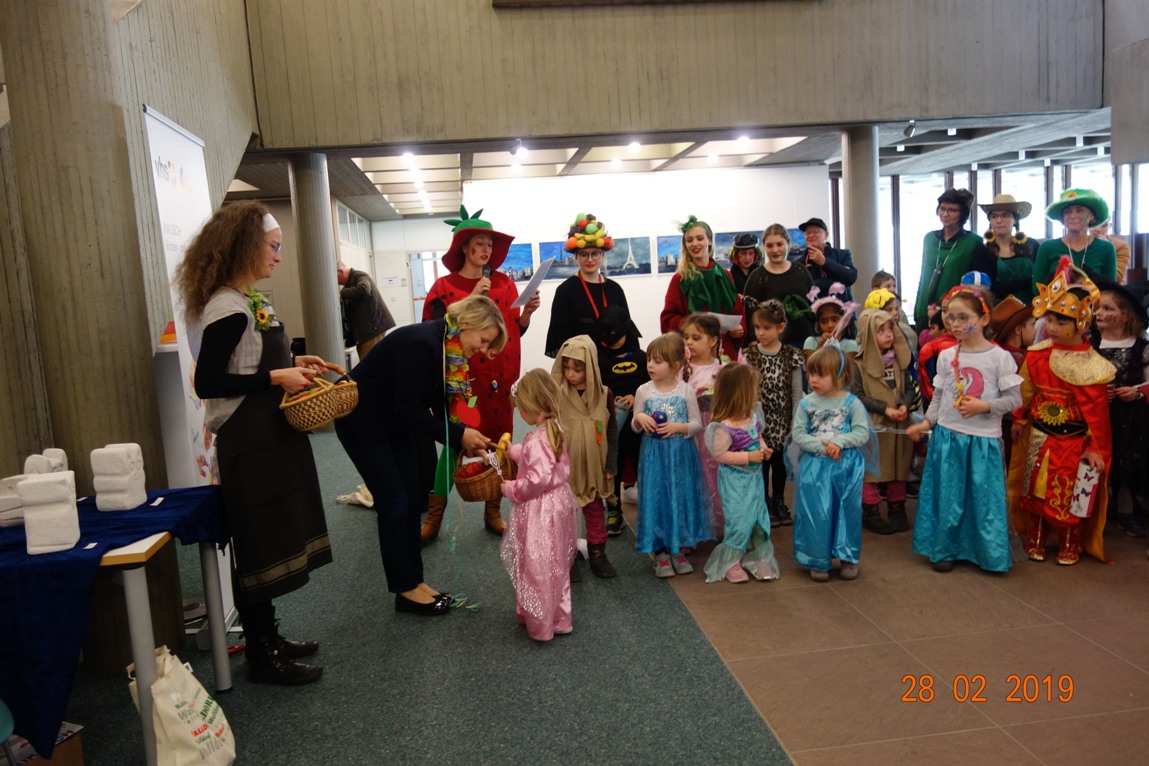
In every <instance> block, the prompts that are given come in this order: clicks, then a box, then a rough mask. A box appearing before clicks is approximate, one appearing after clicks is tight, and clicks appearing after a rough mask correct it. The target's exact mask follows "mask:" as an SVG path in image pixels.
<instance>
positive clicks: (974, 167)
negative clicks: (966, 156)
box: [969, 162, 977, 173]
mask: <svg viewBox="0 0 1149 766" xmlns="http://www.w3.org/2000/svg"><path fill="white" fill-rule="evenodd" d="M969 172H971V173H976V172H977V163H976V162H971V163H970V164H969Z"/></svg>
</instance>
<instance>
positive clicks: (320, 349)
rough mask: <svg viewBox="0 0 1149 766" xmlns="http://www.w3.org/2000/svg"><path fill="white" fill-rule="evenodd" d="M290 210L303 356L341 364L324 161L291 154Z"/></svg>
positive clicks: (322, 157) (315, 154)
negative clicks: (303, 343)
mask: <svg viewBox="0 0 1149 766" xmlns="http://www.w3.org/2000/svg"><path fill="white" fill-rule="evenodd" d="M290 172H291V208H292V213H293V214H294V216H295V226H296V231H297V234H298V236H297V239H298V243H297V245H296V249H297V252H295V253H290V254H288V257H295V258H298V259H299V290H300V298H301V302H302V303H303V333H304V336H305V337H306V338H307V353H309V354H317V355H319V356H321V357H323V358H324V359H326V360H327V361H329V362H335V363H337V364H340V365H342V364H343V325H342V322H341V321H340V318H339V283H338V282H336V280H335V264H336V261H337V260H338V259H337V256H336V254H335V225H334V223H333V222H332V220H331V184H330V183H329V181H328V178H327V156H326V155H324V154H320V153H318V152H312V153H309V154H297V155H295V156H293V157H292V159H291V165H290Z"/></svg>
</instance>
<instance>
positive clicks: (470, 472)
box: [455, 461, 487, 479]
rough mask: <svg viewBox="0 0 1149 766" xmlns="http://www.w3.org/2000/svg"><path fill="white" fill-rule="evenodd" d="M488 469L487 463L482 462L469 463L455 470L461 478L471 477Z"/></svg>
mask: <svg viewBox="0 0 1149 766" xmlns="http://www.w3.org/2000/svg"><path fill="white" fill-rule="evenodd" d="M485 470H487V464H486V463H481V462H477V461H476V462H474V463H467V464H466V465H464V466H462V467H461V468H459V470H458V471H456V472H455V476H456V477H458V478H460V479H470V478H473V477H475V476H478V475H479V474H481V473H482V472H483V471H485Z"/></svg>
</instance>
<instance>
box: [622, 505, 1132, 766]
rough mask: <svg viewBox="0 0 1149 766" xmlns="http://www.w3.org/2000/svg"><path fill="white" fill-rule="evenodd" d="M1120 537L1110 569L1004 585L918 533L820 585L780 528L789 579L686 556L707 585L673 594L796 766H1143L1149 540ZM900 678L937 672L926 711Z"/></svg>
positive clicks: (1110, 539) (873, 543) (1047, 567)
mask: <svg viewBox="0 0 1149 766" xmlns="http://www.w3.org/2000/svg"><path fill="white" fill-rule="evenodd" d="M912 502H913V501H911V508H912ZM628 510H629V511H630V513H631V514H633V512H634V509H633V508H628ZM631 520H633V519H631ZM1111 526H1112V527H1113V528H1111V530H1110V531H1109V532H1108V534H1107V535H1106V554H1107V555H1108V557H1109V558H1110V559H1112V560H1113V563H1112V564H1103V563H1101V562H1099V561H1096V560H1094V559H1089V558H1086V559H1083V560H1082V561H1081V563H1079V564H1078V565H1077V566H1074V567H1060V566H1057V565H1056V564H1055V563H1054V562H1053V561H1052V559H1050V560H1047V561H1045V562H1042V563H1034V562H1030V561H1026V560H1022V561H1018V562H1017V563H1016V564H1015V566H1014V568H1013V570H1012V571H1010V572H1009V573H1007V574H1004V575H995V574H987V573H984V572H981V571H980V570H978V569H976V568H975V567H973V566H972V565H969V564H959V565H958V566H957V568H956V569H955V570H954V571H953V572H951V573H948V574H940V573H937V572H934V571H933V570H932V569H931V568H930V567H929V565H928V563H927V562H926V561H925V560H924V559H923V558H922V557H920V556H918V555H916V554H915V553H913V552H912V551H911V550H910V534H911V533H906V534H899V535H891V536H888V537H881V536H877V535H873V534H871V533H869V532H866V533H864V536H863V543H862V561H861V566H860V569H861V574H860V576H859V577H858V579H857V580H855V581H853V582H844V581H842V580H839V579H838V578H837V576H836V575H835V576H834V577H833V579H831V581H830V582H828V583H822V584H819V583H815V582H812V581H811V580H810V579H809V577H808V575H807V574H806V571H805V570H803V569H801V568H799V567H798V566H797V564H795V563H794V560H793V557H792V548H791V536H790V529H789V528H781V529H779V530H776V531H775V535H774V538H775V540H774V542H775V546H776V554H777V558H778V562H779V564H780V565H781V568H782V577H781V579H779V580H777V581H775V582H769V583H759V582H753V581H751V582H749V583H745V584H740V585H734V584H731V583H727V582H722V583H714V584H710V585H707V584H706V583H705V582H704V580H703V577H702V575H701V569H702V564H703V563H704V562H705V560H706V556H707V555H708V554H709V549H710V548H709V546H707V547H706V548H701V549H699V550H698V551H696V552H695V553H694V554H692V555H691V557H690V558H691V561H692V562H693V563H694V565H695V567H696V573H695V574H692V575H687V576H679V577H675V578H674V579H673V580H671V584H672V585H673V587H674V589H675V591H676V592H677V593H678V595H679V597H680V598H681V599H682V601H683V602H684V603H685V604H686V606H687V608H688V609H689V610H690V611H691V613H692V614H693V615H694V618H695V619H696V620H697V621H698V624H699V625H700V626H701V627H702V629H703V630H704V631H705V632H706V633H707V635H708V636H709V637H710V640H711V641H712V642H713V644H714V647H715V649H716V650H717V651H718V653H719V654H720V655H721V656H722V658H723V659H724V660H725V662H726V663H727V665H728V666H729V668H730V670H731V672H732V673H733V674H734V676H735V677H736V678H737V679H738V681H739V683H741V685H742V687H743V689H744V690H745V692H746V694H747V696H748V697H749V698H750V699H751V701H752V702H753V703H754V704H755V705H756V706H757V708H758V710H759V712H760V713H761V714H762V717H763V718H764V719H765V721H766V723H767V724H768V725H769V726H770V728H771V729H772V730H773V732H774V734H775V735H776V736H777V737H778V739H779V741H780V742H781V743H782V745H783V747H785V748H786V750H787V752H788V753H789V754H790V757H791V758H792V759H793V760H794V762H795V763H797V764H800V765H801V766H814V765H820V764H835V765H836V764H842V763H850V764H854V765H864V764H891V763H931V764H939V765H944V764H971V763H987V764H990V763H992V764H1074V765H1075V766H1081V765H1082V764H1144V763H1149V559H1147V558H1146V546H1147V545H1149V541H1147V540H1133V539H1131V538H1128V537H1126V536H1125V535H1124V534H1122V533H1121V531H1120V530H1119V529H1117V528H1116V527H1115V525H1111ZM907 675H912V676H915V677H919V678H920V677H922V676H930V677H931V678H932V679H933V689H934V692H935V694H934V698H933V701H931V702H906V701H902V697H903V695H904V694H906V693H907V692H908V691H909V690H910V684H909V683H908V682H904V681H903V680H902V679H903V678H904V677H905V676H907ZM961 675H964V676H966V677H970V678H972V677H974V676H981V677H984V679H985V681H984V690H983V691H982V694H981V695H980V696H982V697H984V699H985V701H984V702H982V701H966V702H958V701H956V700H955V688H954V684H955V679H956V678H957V677H958V676H961ZM1012 675H1016V676H1018V677H1019V680H1020V679H1024V678H1025V677H1026V676H1030V677H1031V678H1030V680H1029V686H1028V690H1027V689H1026V688H1025V687H1022V688H1020V689H1019V690H1018V693H1017V695H1016V696H1017V697H1018V698H1019V699H1020V701H1018V702H1011V701H1007V698H1008V697H1009V696H1010V694H1011V692H1012V691H1014V687H1015V686H1016V685H1017V684H1016V683H1015V682H1014V681H1012V680H1010V676H1012ZM1046 677H1048V678H1049V679H1050V682H1049V684H1048V685H1045V684H1042V685H1041V686H1040V687H1038V685H1037V683H1036V682H1037V680H1038V679H1045V678H1046ZM1062 677H1067V678H1068V679H1072V684H1073V691H1072V698H1071V699H1069V700H1068V701H1065V702H1063V701H1061V700H1060V699H1059V697H1061V696H1063V692H1062V691H1061V690H1059V688H1058V686H1057V684H1058V682H1059V680H1060V679H1062ZM1061 683H1062V684H1068V680H1065V681H1061ZM972 684H973V688H974V691H977V690H978V688H979V687H981V681H980V680H977V679H974V680H973V681H972ZM957 685H958V686H957V693H958V696H965V695H966V694H968V692H967V690H966V688H965V687H964V686H963V685H962V682H961V681H960V680H958V681H957ZM1027 691H1028V698H1029V699H1030V700H1034V701H1028V702H1027V701H1026V697H1027ZM1050 696H1052V701H1050V699H1049V697H1050Z"/></svg>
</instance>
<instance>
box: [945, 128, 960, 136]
mask: <svg viewBox="0 0 1149 766" xmlns="http://www.w3.org/2000/svg"><path fill="white" fill-rule="evenodd" d="M957 134H958V131H957V128H946V135H947V136H956V135H957Z"/></svg>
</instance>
